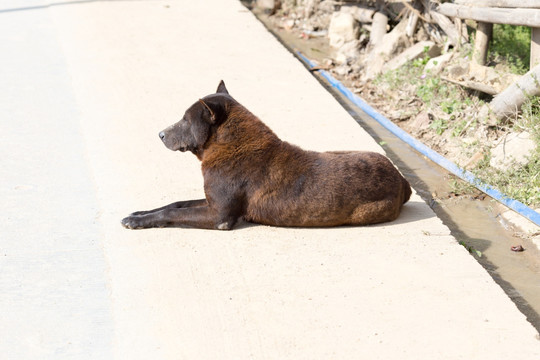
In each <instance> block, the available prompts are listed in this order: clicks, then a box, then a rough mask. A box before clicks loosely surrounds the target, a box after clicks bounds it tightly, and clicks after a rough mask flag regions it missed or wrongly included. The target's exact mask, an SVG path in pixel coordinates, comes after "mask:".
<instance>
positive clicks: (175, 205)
mask: <svg viewBox="0 0 540 360" xmlns="http://www.w3.org/2000/svg"><path fill="white" fill-rule="evenodd" d="M207 204H208V202H207V201H206V199H200V200H187V201H177V202H173V203H172V204H169V205H165V206H162V207H159V208H157V209H153V210H145V211H135V212H134V213H131V214H130V216H131V215H134V216H137V215H147V214H152V213H155V212H158V211H161V210H165V209H180V208H189V207H197V206H203V205H207Z"/></svg>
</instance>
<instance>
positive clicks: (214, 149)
mask: <svg viewBox="0 0 540 360" xmlns="http://www.w3.org/2000/svg"><path fill="white" fill-rule="evenodd" d="M159 137H160V138H161V140H163V143H164V144H165V146H167V147H168V148H169V149H171V150H173V151H176V150H180V151H187V150H189V151H191V152H192V153H194V154H195V155H196V156H197V158H199V160H201V162H202V173H203V177H204V191H205V195H206V198H205V199H201V200H190V201H180V202H176V203H173V204H170V205H167V206H164V207H162V208H159V209H154V210H150V211H139V212H135V213H133V214H131V215H130V216H128V217H127V218H125V219H123V220H122V225H124V226H125V227H126V228H130V229H140V228H150V227H166V226H190V227H197V228H203V229H219V230H229V229H232V228H233V226H234V225H235V224H236V222H237V221H238V219H240V218H244V219H245V220H247V221H250V222H254V223H259V224H267V225H275V226H337V225H366V224H374V223H380V222H385V221H391V220H394V219H396V218H397V217H398V215H399V212H400V209H401V206H402V204H404V203H405V202H407V200H409V197H410V195H411V187H410V186H409V183H408V182H407V180H405V178H403V176H401V174H400V173H399V172H398V170H396V168H395V167H394V166H393V165H392V163H391V162H390V161H389V160H388V159H387V158H386V157H385V156H383V155H380V154H377V153H373V152H357V151H344V152H324V153H318V152H314V151H305V150H302V149H300V148H299V147H297V146H294V145H291V144H289V143H287V142H284V141H281V140H280V139H279V138H278V137H277V136H276V135H275V134H274V133H273V132H272V130H270V129H269V128H268V127H267V126H266V125H264V124H263V123H262V122H261V121H260V120H259V119H258V118H257V117H255V116H254V115H253V114H251V113H250V112H249V111H248V110H247V109H246V108H245V107H243V106H242V105H240V104H239V103H238V102H237V101H236V100H234V99H233V98H232V97H231V96H230V95H229V93H228V91H227V89H226V88H225V84H224V83H223V81H222V82H221V83H220V84H219V87H218V89H217V93H216V94H212V95H208V96H206V97H204V98H203V99H200V100H199V101H197V102H196V103H195V104H193V105H192V106H191V107H190V108H189V109H188V110H187V111H186V113H185V114H184V117H183V118H182V120H180V121H179V122H178V123H176V124H174V125H172V126H170V127H168V128H167V129H165V130H163V131H162V132H161V133H160V134H159Z"/></svg>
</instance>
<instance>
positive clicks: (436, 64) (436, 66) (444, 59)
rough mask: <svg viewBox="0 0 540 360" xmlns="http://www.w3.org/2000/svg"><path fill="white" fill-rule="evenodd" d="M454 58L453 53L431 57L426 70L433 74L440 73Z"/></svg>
mask: <svg viewBox="0 0 540 360" xmlns="http://www.w3.org/2000/svg"><path fill="white" fill-rule="evenodd" d="M450 59H452V53H446V54H443V55H440V56H437V57H434V58H431V59H429V61H428V62H427V64H426V66H425V67H424V72H425V73H427V72H429V73H431V74H438V73H439V72H441V70H442V69H443V68H444V66H445V65H446V64H448V62H449V61H450Z"/></svg>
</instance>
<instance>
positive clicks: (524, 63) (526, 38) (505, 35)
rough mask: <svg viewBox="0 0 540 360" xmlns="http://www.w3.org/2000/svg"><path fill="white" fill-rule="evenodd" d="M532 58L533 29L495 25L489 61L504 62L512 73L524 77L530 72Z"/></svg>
mask: <svg viewBox="0 0 540 360" xmlns="http://www.w3.org/2000/svg"><path fill="white" fill-rule="evenodd" d="M530 56H531V28H529V27H526V26H513V25H504V24H495V25H493V40H492V42H491V44H490V47H489V54H488V58H489V60H491V61H492V62H494V63H500V62H503V63H505V64H507V66H508V67H509V70H510V71H511V72H512V73H514V74H519V75H523V74H525V73H526V72H527V71H528V70H529V62H530Z"/></svg>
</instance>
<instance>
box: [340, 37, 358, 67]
mask: <svg viewBox="0 0 540 360" xmlns="http://www.w3.org/2000/svg"><path fill="white" fill-rule="evenodd" d="M358 47H359V41H358V40H353V41H349V42H347V43H345V44H344V45H343V46H342V47H340V48H339V50H338V51H337V53H336V63H337V64H347V63H352V62H353V61H354V60H356V59H357V58H358V56H359V51H358Z"/></svg>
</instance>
